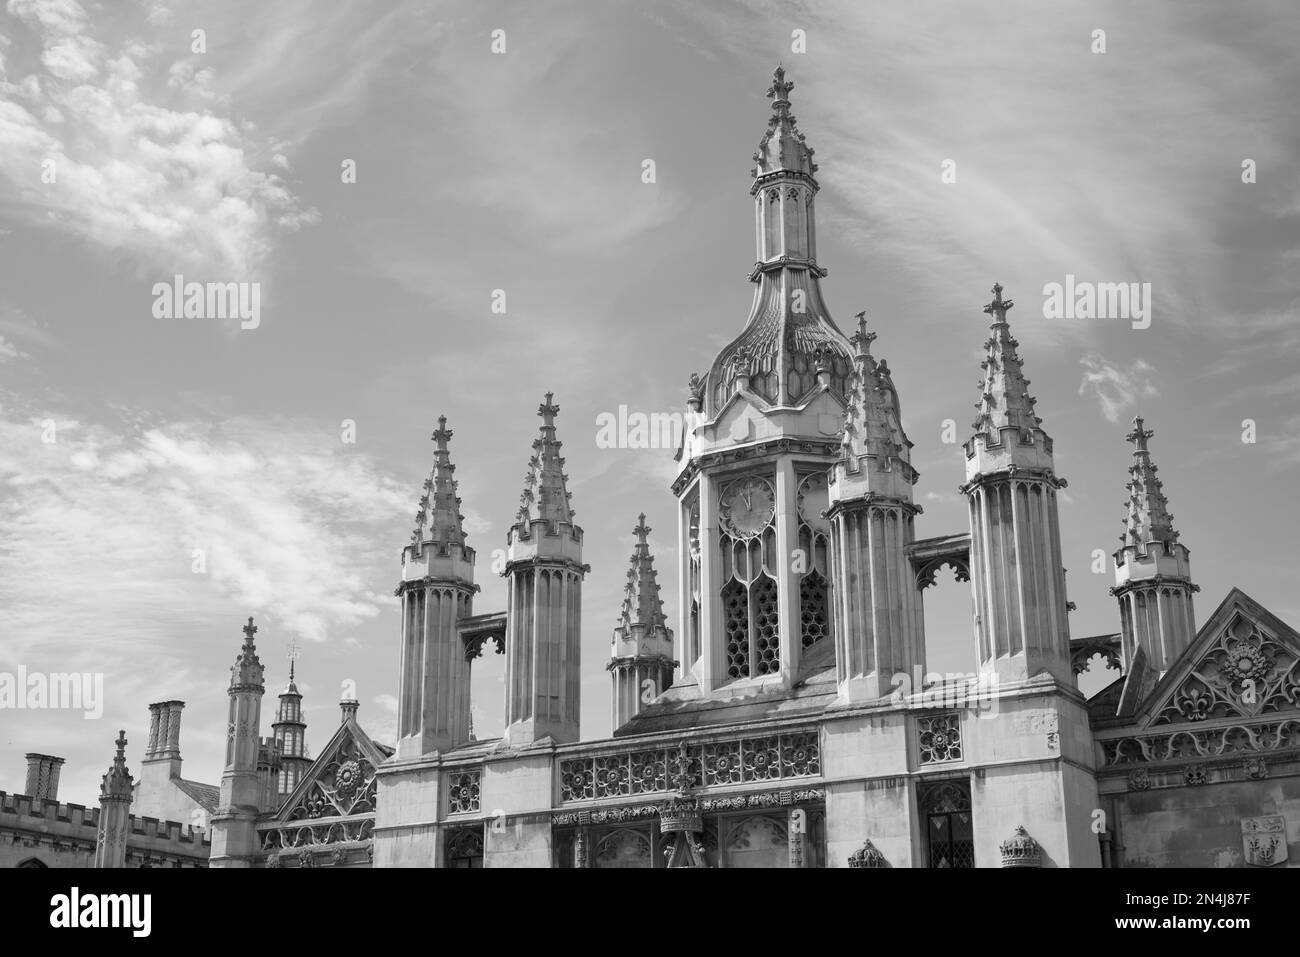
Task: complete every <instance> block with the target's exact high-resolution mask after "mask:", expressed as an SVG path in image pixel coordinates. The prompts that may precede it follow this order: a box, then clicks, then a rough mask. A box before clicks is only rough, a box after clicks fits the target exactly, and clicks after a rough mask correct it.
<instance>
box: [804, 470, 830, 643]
mask: <svg viewBox="0 0 1300 957" xmlns="http://www.w3.org/2000/svg"><path fill="white" fill-rule="evenodd" d="M829 506H830V496H829V493H828V490H827V486H826V474H825V473H824V472H813V473H811V474H808V475H805V476H804V477H803V479H802V481H800V483H799V500H798V515H799V553H798V554H797V555H796V556H795V557H796V561H797V564H796V566H795V569H796V571H798V572H800V573H801V576H800V579H799V626H800V629H801V631H802V633H803V634H802V644H803V647H804V648H810V647H811V646H813V645H815V644H816V643H817V642H819V641H821V640H822V639H823V638H825V637H826V636H828V635H829V634H830V633H831V616H830V573H829V571H828V562H829V560H830V558H829V556H830V550H829V549H830V531H831V526H830V522H829V521H827V520H826V519H825V518H824V517H823V516H822V513H823V512H825V511H826V509H827V508H828V507H829Z"/></svg>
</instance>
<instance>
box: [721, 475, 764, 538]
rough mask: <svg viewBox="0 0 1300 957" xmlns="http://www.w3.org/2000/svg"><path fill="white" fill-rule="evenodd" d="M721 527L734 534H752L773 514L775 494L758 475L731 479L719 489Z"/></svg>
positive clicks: (743, 536)
mask: <svg viewBox="0 0 1300 957" xmlns="http://www.w3.org/2000/svg"><path fill="white" fill-rule="evenodd" d="M719 511H720V513H721V516H720V517H721V519H722V527H723V528H725V529H726V530H727V531H728V532H729V533H730V534H732V535H735V536H736V537H737V538H753V537H754V536H755V535H757V534H758V533H759V532H761V531H762V530H763V529H765V528H767V526H768V523H770V522H771V521H772V516H773V515H774V514H776V494H775V492H773V490H772V486H771V484H769V483H768V482H767V481H765V480H764V479H761V478H755V477H750V478H743V479H740V480H739V481H736V482H732V483H731V484H730V485H729V486H727V488H726V490H725V491H724V492H723V493H722V503H721V508H720V510H719Z"/></svg>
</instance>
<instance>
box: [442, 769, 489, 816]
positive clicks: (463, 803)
mask: <svg viewBox="0 0 1300 957" xmlns="http://www.w3.org/2000/svg"><path fill="white" fill-rule="evenodd" d="M482 776H483V775H482V772H481V771H452V772H450V773H449V774H448V775H447V813H449V814H474V813H477V811H478V810H479V786H480V784H481V782H482Z"/></svg>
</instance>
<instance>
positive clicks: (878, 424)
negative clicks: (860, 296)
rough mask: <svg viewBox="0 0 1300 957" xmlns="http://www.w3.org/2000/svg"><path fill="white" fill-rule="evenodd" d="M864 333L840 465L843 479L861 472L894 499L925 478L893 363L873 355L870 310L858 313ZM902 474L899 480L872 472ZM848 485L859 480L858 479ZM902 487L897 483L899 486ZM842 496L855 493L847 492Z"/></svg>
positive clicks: (858, 342)
mask: <svg viewBox="0 0 1300 957" xmlns="http://www.w3.org/2000/svg"><path fill="white" fill-rule="evenodd" d="M857 319H858V331H857V332H856V333H855V334H854V335H853V337H852V339H850V340H849V341H850V342H851V343H852V344H853V350H854V356H853V375H852V377H851V378H850V379H849V388H848V392H847V394H846V396H845V398H846V399H847V404H846V406H845V408H844V431H843V433H842V434H841V437H840V460H839V462H837V463H836V466H835V471H836V479H837V483H843V479H844V476H845V475H846V474H857V473H860V471H861V470H862V468H863V466H866V467H867V474H866V475H863V476H862V479H863V481H864V482H865V483H866V485H868V486H870V488H869V490H870V491H873V492H877V493H880V494H885V495H890V496H892V497H901V498H906V499H909V500H910V498H911V495H910V491H908V490H909V489H910V487H911V486H912V485H915V484H916V481H917V479H918V478H919V476H918V474H917V472H916V470H915V469H914V468H912V463H911V457H912V453H911V448H912V443H911V441H909V440H908V438H907V434H906V433H905V432H904V431H903V423H902V420H901V417H900V414H899V408H898V392H897V390H896V389H895V388H894V382H893V378H892V376H891V375H890V372H889V366H888V365H887V364H886V363H885V362H884V361H883V360H882V361H881V362H877V361H876V358H875V356H873V355H872V354H871V343H872V342H873V341H874V340H875V338H876V334H875V333H874V332H868V331H867V317H866V313H864V312H860V313H858V315H857ZM891 472H892V473H896V476H895V477H894V478H892V479H891V478H887V477H885V476H883V475H873V474H872V473H891ZM848 484H853V483H852V482H850V483H848ZM895 486H896V487H895ZM840 497H841V498H843V497H850V496H849V495H848V493H845V492H841V496H840Z"/></svg>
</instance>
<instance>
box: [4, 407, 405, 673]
mask: <svg viewBox="0 0 1300 957" xmlns="http://www.w3.org/2000/svg"><path fill="white" fill-rule="evenodd" d="M0 484H2V485H3V487H4V489H5V495H4V496H3V501H0V517H2V518H3V522H4V525H5V528H6V534H5V536H4V538H3V540H2V541H0V609H3V614H4V616H5V618H6V622H7V625H8V627H6V628H5V629H4V631H5V634H6V635H13V636H16V637H15V639H14V641H13V642H11V643H10V644H9V645H8V646H7V648H6V650H8V651H11V652H14V653H19V652H20V651H21V649H22V648H34V647H40V648H42V650H43V653H47V652H48V651H49V649H50V648H51V647H56V648H57V647H60V646H61V645H62V644H65V643H67V642H68V639H69V636H73V635H77V634H80V633H82V632H84V623H85V622H88V621H92V620H93V621H96V622H97V625H96V628H95V631H96V637H97V640H99V641H104V642H115V641H120V642H121V644H120V645H119V646H118V648H119V652H118V653H120V654H124V655H125V654H129V653H131V652H132V651H133V650H134V651H141V650H143V649H145V648H155V647H156V644H155V640H156V639H162V638H164V637H165V636H167V635H169V634H170V633H171V632H172V631H173V630H174V629H175V628H176V626H177V623H178V622H181V621H184V620H186V619H187V618H190V619H196V618H202V617H203V616H204V615H205V614H206V615H210V616H211V618H210V619H209V620H219V619H222V618H229V617H230V616H231V614H232V610H237V613H240V614H242V613H243V612H244V611H245V610H247V611H249V612H250V613H256V614H258V615H259V616H266V618H267V619H268V620H269V621H271V622H273V623H274V624H275V626H276V627H277V628H278V629H279V630H280V631H282V632H285V633H289V634H294V635H297V636H299V637H300V638H302V639H304V640H307V641H322V640H324V639H325V638H326V637H327V636H329V635H331V634H335V633H337V632H338V631H339V630H341V629H347V628H349V627H352V626H354V625H356V624H358V623H360V622H362V621H364V620H366V619H368V618H371V617H373V616H374V615H376V614H377V613H378V611H379V609H380V607H381V605H382V603H383V602H385V601H390V600H391V597H390V596H385V595H380V594H376V593H375V592H374V591H372V590H371V588H370V586H369V584H368V581H369V580H368V579H367V577H366V574H365V572H366V570H367V569H368V568H369V567H373V566H372V565H371V564H370V563H372V562H376V561H382V557H381V556H384V557H386V552H387V550H385V549H382V548H380V544H381V543H382V542H384V541H385V539H386V537H387V536H388V535H391V529H392V526H393V522H394V519H395V517H396V516H397V515H399V514H401V513H402V512H404V511H406V510H407V509H408V506H409V504H410V503H409V498H410V496H409V494H408V491H409V490H407V489H404V488H399V487H398V485H397V484H396V483H395V482H393V481H392V480H390V479H389V478H388V477H387V476H385V475H384V474H383V473H382V472H381V471H379V470H378V469H377V468H376V466H375V465H374V463H373V462H371V461H370V459H369V458H368V457H367V456H365V455H364V454H362V453H359V452H357V451H355V450H354V448H353V447H351V446H348V445H344V444H342V443H341V442H340V440H339V436H338V435H337V434H331V433H329V432H326V431H323V430H319V429H317V428H315V427H313V426H311V425H310V424H307V423H303V422H294V421H287V420H282V419H277V420H270V421H261V420H250V419H232V420H227V421H220V422H200V421H177V422H156V421H155V422H147V421H139V422H131V421H127V420H125V419H121V420H118V421H113V422H108V423H105V424H92V423H89V422H85V421H78V420H75V419H71V418H67V417H62V416H58V415H55V414H42V415H36V416H31V417H28V418H23V419H18V418H3V419H0ZM91 556H96V557H99V558H101V559H102V558H103V557H107V556H111V558H110V560H108V561H103V560H98V561H95V571H94V574H91V575H86V576H84V577H82V578H81V579H80V580H79V581H78V583H77V587H76V588H73V589H69V590H68V593H67V594H66V595H65V597H64V598H63V599H62V600H60V601H58V602H56V603H53V604H52V603H51V602H50V601H49V587H50V583H51V582H53V581H57V580H59V579H60V578H61V577H62V576H63V575H64V574H65V572H66V570H67V568H68V562H69V561H72V562H74V563H75V562H77V561H80V560H91ZM15 643H16V647H15ZM68 650H70V651H72V650H75V642H74V643H73V644H72V645H69V646H68ZM174 650H177V651H179V650H180V649H174Z"/></svg>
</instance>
